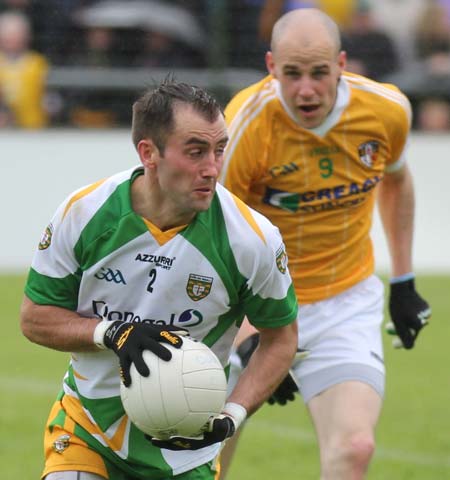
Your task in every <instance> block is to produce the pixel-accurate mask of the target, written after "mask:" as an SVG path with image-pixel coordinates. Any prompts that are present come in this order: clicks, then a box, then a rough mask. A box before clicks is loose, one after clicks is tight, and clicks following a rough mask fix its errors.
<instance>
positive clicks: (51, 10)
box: [0, 0, 87, 63]
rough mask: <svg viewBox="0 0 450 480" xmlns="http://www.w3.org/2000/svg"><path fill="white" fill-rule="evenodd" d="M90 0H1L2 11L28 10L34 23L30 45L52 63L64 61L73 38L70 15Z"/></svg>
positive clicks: (27, 15)
mask: <svg viewBox="0 0 450 480" xmlns="http://www.w3.org/2000/svg"><path fill="white" fill-rule="evenodd" d="M86 1H87V0H45V2H43V1H38V0H0V11H1V12H3V11H15V12H20V13H22V14H24V15H25V16H26V17H27V18H28V20H29V22H30V25H31V29H32V31H33V38H32V39H31V44H30V48H32V49H33V50H36V51H38V52H39V53H42V54H43V55H45V57H46V58H47V59H48V60H49V61H50V62H51V63H61V62H62V61H63V60H64V58H65V56H66V54H67V52H68V41H69V40H70V39H71V38H73V36H72V25H71V19H70V15H71V12H72V10H73V9H75V8H78V7H79V6H80V4H82V3H85V2H86Z"/></svg>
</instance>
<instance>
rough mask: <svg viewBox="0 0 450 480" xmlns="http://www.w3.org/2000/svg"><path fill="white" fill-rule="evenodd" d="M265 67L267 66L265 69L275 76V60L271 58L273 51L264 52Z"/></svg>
mask: <svg viewBox="0 0 450 480" xmlns="http://www.w3.org/2000/svg"><path fill="white" fill-rule="evenodd" d="M266 67H267V71H268V72H269V73H270V74H272V75H273V76H274V77H275V78H276V75H275V61H274V59H273V53H272V52H271V51H270V50H269V51H268V52H266Z"/></svg>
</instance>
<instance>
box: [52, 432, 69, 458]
mask: <svg viewBox="0 0 450 480" xmlns="http://www.w3.org/2000/svg"><path fill="white" fill-rule="evenodd" d="M69 441H70V435H68V434H67V433H65V434H63V435H60V436H59V437H58V438H57V439H56V440H55V441H54V442H53V445H52V447H53V450H54V451H55V452H56V453H63V452H64V450H65V449H66V448H67V447H68V446H69Z"/></svg>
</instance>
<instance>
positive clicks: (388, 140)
mask: <svg viewBox="0 0 450 480" xmlns="http://www.w3.org/2000/svg"><path fill="white" fill-rule="evenodd" d="M225 114H226V119H227V122H228V125H229V133H230V141H229V144H228V146H227V149H226V152H225V162H224V168H223V171H222V176H221V182H222V183H223V184H224V185H225V187H226V188H228V189H229V190H231V191H232V192H233V193H234V194H236V195H237V196H238V197H240V198H241V199H242V200H243V201H244V202H246V203H248V205H250V206H251V207H253V208H254V209H256V210H257V211H259V212H261V213H262V214H263V215H265V216H266V217H268V218H269V219H270V220H271V221H272V222H273V223H274V224H275V225H277V226H278V227H279V229H280V231H281V234H282V236H283V239H284V241H285V243H286V250H287V254H288V258H289V269H290V272H291V275H292V278H293V280H294V285H295V290H296V293H297V297H298V300H299V302H300V303H311V302H316V301H319V300H322V299H325V298H328V297H331V296H333V295H336V294H338V293H340V292H342V291H344V290H346V289H347V288H349V287H351V286H352V285H354V284H356V283H357V282H359V281H361V280H363V279H364V278H366V277H368V276H369V275H370V274H371V273H372V272H373V270H374V259H373V250H372V244H371V240H370V229H371V223H372V213H373V207H374V201H375V191H376V186H377V185H378V183H379V182H380V181H381V180H382V179H383V175H384V172H385V171H389V170H392V171H393V170H395V169H398V168H401V166H402V164H403V162H404V161H405V157H404V149H405V145H406V142H407V137H408V132H409V128H410V120H411V118H410V117H411V111H410V105H409V102H408V100H407V99H406V97H405V96H404V95H403V94H402V93H401V92H400V91H399V90H398V89H397V88H396V87H394V86H393V85H387V84H380V83H377V82H374V81H372V80H369V79H367V78H365V77H361V76H358V75H352V74H348V73H345V74H344V75H342V77H341V79H340V82H339V86H338V94H337V99H336V104H335V106H334V108H333V110H332V111H331V112H330V114H329V115H328V117H327V119H326V120H325V122H324V123H323V124H322V125H321V126H319V127H317V128H315V129H311V130H308V129H305V128H302V127H300V126H299V125H298V123H297V122H296V120H295V117H294V116H293V115H292V114H291V113H290V112H289V108H288V107H287V105H286V104H285V102H284V100H283V98H282V95H281V92H280V85H279V82H278V81H277V80H276V79H274V78H273V77H271V76H267V77H266V78H264V79H263V80H261V81H260V82H259V83H256V84H254V85H252V86H250V87H248V88H246V89H244V90H242V91H241V92H239V93H238V94H237V95H236V96H235V97H234V98H233V99H232V100H231V102H230V103H229V105H228V106H227V108H226V110H225Z"/></svg>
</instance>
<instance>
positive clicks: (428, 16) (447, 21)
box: [414, 0, 450, 75]
mask: <svg viewBox="0 0 450 480" xmlns="http://www.w3.org/2000/svg"><path fill="white" fill-rule="evenodd" d="M414 45H415V50H416V54H417V57H418V59H419V60H422V61H424V62H425V66H426V69H427V71H428V73H429V74H431V75H450V18H449V15H448V12H447V10H446V8H445V7H444V5H443V4H441V3H440V2H439V1H436V0H429V1H428V2H427V3H426V5H425V7H424V8H423V10H422V13H421V16H420V17H419V20H418V22H417V24H416V29H415V38H414Z"/></svg>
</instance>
